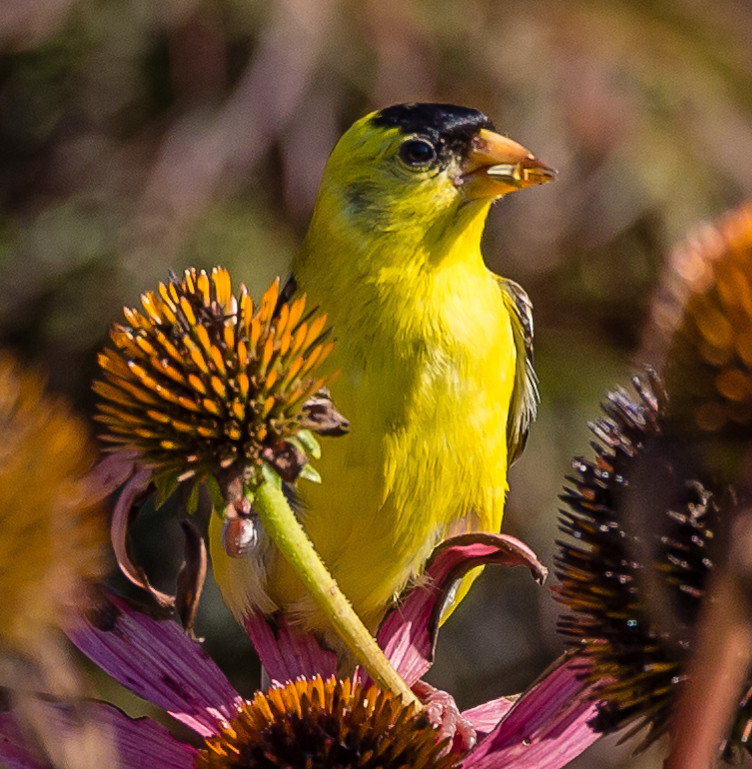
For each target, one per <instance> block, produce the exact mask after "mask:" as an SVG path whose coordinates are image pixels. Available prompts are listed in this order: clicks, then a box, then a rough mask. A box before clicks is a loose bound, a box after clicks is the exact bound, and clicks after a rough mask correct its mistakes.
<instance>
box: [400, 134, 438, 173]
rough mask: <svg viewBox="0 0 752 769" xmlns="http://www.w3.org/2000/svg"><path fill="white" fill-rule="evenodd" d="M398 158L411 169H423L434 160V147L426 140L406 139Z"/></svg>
mask: <svg viewBox="0 0 752 769" xmlns="http://www.w3.org/2000/svg"><path fill="white" fill-rule="evenodd" d="M399 156H400V158H401V159H402V161H403V162H405V163H407V165H409V166H412V167H413V168H423V167H425V166H427V165H429V164H430V163H432V162H433V161H434V160H436V147H434V146H433V144H431V142H429V141H428V140H427V139H408V140H407V141H406V142H404V143H403V144H402V146H401V147H400V150H399Z"/></svg>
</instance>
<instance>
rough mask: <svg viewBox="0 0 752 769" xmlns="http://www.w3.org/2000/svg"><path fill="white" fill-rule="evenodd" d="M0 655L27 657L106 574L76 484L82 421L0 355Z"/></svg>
mask: <svg viewBox="0 0 752 769" xmlns="http://www.w3.org/2000/svg"><path fill="white" fill-rule="evenodd" d="M0 432H1V433H2V443H1V444H0V649H2V648H4V649H10V650H13V651H21V652H23V651H30V652H31V651H32V650H33V649H37V650H38V649H39V646H40V643H41V641H42V639H43V638H45V637H46V634H47V631H48V630H49V629H50V628H52V627H57V626H64V625H65V624H66V622H67V612H68V610H70V608H71V604H75V603H76V601H77V600H79V598H80V596H81V593H82V587H83V586H84V585H85V584H86V583H87V582H89V581H94V580H97V579H100V578H102V577H103V576H104V575H105V573H106V570H107V556H106V553H107V550H106V541H107V524H106V519H105V514H104V510H103V509H102V508H101V507H100V506H99V504H97V503H96V502H95V495H94V493H93V491H92V489H90V488H89V486H88V484H87V482H86V481H85V479H84V476H85V474H86V472H87V471H88V470H89V469H90V468H91V465H92V464H93V462H94V457H95V451H94V447H93V445H92V444H91V442H90V438H89V435H88V431H87V430H86V427H85V425H84V423H83V421H82V420H79V419H78V418H76V417H75V416H73V414H72V413H71V412H70V410H69V408H68V407H67V405H66V404H65V403H63V402H62V401H61V400H60V399H58V398H53V397H50V396H48V395H45V394H44V392H43V385H42V382H41V380H40V379H39V378H38V377H37V376H35V375H34V374H31V373H29V372H25V371H23V370H22V369H21V368H20V367H19V365H18V363H17V362H16V361H15V360H13V359H12V358H10V357H9V356H6V355H0Z"/></svg>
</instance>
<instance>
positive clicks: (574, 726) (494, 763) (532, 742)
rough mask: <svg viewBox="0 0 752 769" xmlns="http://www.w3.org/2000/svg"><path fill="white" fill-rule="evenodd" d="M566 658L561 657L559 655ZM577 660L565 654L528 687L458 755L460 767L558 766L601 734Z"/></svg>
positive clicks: (594, 703) (529, 768) (533, 768)
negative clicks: (486, 732) (467, 751)
mask: <svg viewBox="0 0 752 769" xmlns="http://www.w3.org/2000/svg"><path fill="white" fill-rule="evenodd" d="M563 659H565V658H563ZM582 665H583V663H582V661H581V660H577V659H569V660H565V661H563V662H560V663H558V664H555V666H554V667H553V668H552V669H550V671H549V672H548V673H547V674H546V675H545V676H544V677H542V678H541V679H539V680H538V681H537V682H536V683H535V684H533V685H532V686H531V687H530V689H528V690H527V691H526V692H525V693H524V694H523V695H522V696H521V697H520V698H519V700H517V702H516V703H515V704H514V706H513V707H512V708H511V709H510V710H509V712H508V713H507V715H506V716H505V717H504V718H503V720H502V721H501V723H499V724H498V725H497V726H496V728H495V729H494V730H493V731H492V732H491V733H490V734H489V735H488V736H487V737H486V738H485V739H484V740H482V741H481V742H480V743H479V745H478V746H477V747H476V748H475V750H473V751H472V752H471V753H470V755H469V756H468V757H467V758H466V759H465V760H464V761H463V763H462V769H513V768H514V769H560V768H561V767H564V766H566V765H567V764H568V763H569V762H570V761H571V760H572V759H573V758H575V757H576V756H578V755H579V754H580V753H582V752H583V751H584V750H585V748H587V747H588V746H590V745H591V744H592V743H593V742H595V741H596V740H597V739H598V737H600V736H601V735H600V734H599V733H598V732H596V731H595V730H594V729H593V728H592V727H591V726H589V722H590V721H592V720H593V718H594V717H595V716H596V714H597V707H598V704H597V701H595V700H594V699H593V697H592V688H591V687H590V685H588V684H587V683H586V682H584V681H583V679H582V675H583V669H582Z"/></svg>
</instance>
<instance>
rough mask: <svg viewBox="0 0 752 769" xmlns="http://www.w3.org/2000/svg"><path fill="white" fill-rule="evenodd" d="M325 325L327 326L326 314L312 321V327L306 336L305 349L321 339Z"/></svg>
mask: <svg viewBox="0 0 752 769" xmlns="http://www.w3.org/2000/svg"><path fill="white" fill-rule="evenodd" d="M325 325H326V314H324V315H319V316H318V318H314V320H312V321H311V325H310V327H309V329H308V333H307V334H306V340H305V347H308V346H309V345H311V344H313V342H315V341H316V339H318V338H319V336H320V334H321V332H322V331H323V329H324V326H325Z"/></svg>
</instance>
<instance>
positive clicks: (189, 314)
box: [180, 296, 203, 328]
mask: <svg viewBox="0 0 752 769" xmlns="http://www.w3.org/2000/svg"><path fill="white" fill-rule="evenodd" d="M180 309H181V310H182V311H183V315H184V316H185V319H186V321H188V325H189V326H195V325H196V324H197V323H198V321H197V319H196V313H195V312H193V307H191V303H190V302H189V301H188V299H187V298H186V297H184V296H181V297H180ZM200 328H203V326H200Z"/></svg>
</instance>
